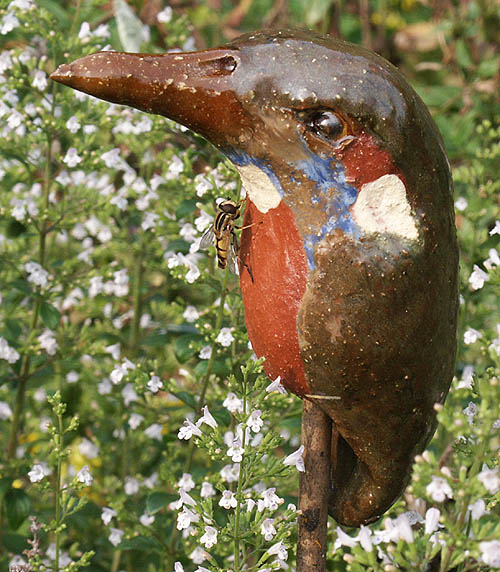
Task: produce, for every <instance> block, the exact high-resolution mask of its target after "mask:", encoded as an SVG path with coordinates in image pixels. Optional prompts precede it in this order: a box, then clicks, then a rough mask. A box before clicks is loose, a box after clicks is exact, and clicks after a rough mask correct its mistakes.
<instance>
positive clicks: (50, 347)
mask: <svg viewBox="0 0 500 572" xmlns="http://www.w3.org/2000/svg"><path fill="white" fill-rule="evenodd" d="M37 339H38V341H39V342H40V347H41V348H42V350H45V351H46V352H47V353H48V354H49V356H53V355H55V353H56V351H57V348H58V347H59V346H58V344H57V342H56V338H55V337H54V332H52V331H51V330H49V329H45V330H44V331H43V332H42V333H41V334H40V335H39V336H38V338H37Z"/></svg>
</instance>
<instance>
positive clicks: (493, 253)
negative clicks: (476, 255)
mask: <svg viewBox="0 0 500 572" xmlns="http://www.w3.org/2000/svg"><path fill="white" fill-rule="evenodd" d="M483 264H484V267H485V268H487V269H488V270H491V269H492V268H494V267H495V266H500V255H499V254H498V251H497V249H496V248H490V249H489V250H488V258H487V259H486V260H485V261H484V263H483Z"/></svg>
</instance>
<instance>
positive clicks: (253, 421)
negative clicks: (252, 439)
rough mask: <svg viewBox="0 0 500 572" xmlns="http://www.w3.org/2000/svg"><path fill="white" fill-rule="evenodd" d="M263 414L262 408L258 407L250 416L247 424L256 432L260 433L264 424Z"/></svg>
mask: <svg viewBox="0 0 500 572" xmlns="http://www.w3.org/2000/svg"><path fill="white" fill-rule="evenodd" d="M261 415H262V411H261V410H260V409H256V410H255V411H252V413H250V416H249V417H248V420H247V425H248V427H250V429H251V430H252V431H253V432H254V433H258V432H259V431H260V430H261V429H262V426H263V425H264V421H262V418H261Z"/></svg>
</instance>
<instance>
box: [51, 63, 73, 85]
mask: <svg viewBox="0 0 500 572" xmlns="http://www.w3.org/2000/svg"><path fill="white" fill-rule="evenodd" d="M49 77H50V79H51V80H53V81H57V82H59V83H63V84H65V85H68V84H69V82H70V80H71V78H72V73H71V64H62V65H60V66H59V67H58V68H57V69H56V70H55V71H53V72H52V73H51V74H50V76H49Z"/></svg>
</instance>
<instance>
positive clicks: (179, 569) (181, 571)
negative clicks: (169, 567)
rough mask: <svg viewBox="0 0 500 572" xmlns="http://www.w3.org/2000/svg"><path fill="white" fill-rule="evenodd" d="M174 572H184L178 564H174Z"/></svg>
mask: <svg viewBox="0 0 500 572" xmlns="http://www.w3.org/2000/svg"><path fill="white" fill-rule="evenodd" d="M174 572H184V566H183V565H182V564H181V563H180V562H175V564H174Z"/></svg>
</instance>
